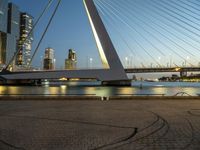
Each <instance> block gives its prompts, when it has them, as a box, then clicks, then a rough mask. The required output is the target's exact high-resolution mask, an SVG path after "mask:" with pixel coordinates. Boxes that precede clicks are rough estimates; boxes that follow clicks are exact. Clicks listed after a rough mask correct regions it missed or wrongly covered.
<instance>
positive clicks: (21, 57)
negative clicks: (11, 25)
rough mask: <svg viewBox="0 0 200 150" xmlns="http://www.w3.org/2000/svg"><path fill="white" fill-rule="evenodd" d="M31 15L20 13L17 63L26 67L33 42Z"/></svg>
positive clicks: (28, 63)
mask: <svg viewBox="0 0 200 150" xmlns="http://www.w3.org/2000/svg"><path fill="white" fill-rule="evenodd" d="M32 29H33V17H32V16H31V15H29V14H27V13H21V14H20V39H19V43H18V49H20V51H19V53H18V59H17V65H22V66H24V67H27V66H29V65H30V61H31V48H32V42H33V32H31V31H32Z"/></svg>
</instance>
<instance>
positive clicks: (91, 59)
mask: <svg viewBox="0 0 200 150" xmlns="http://www.w3.org/2000/svg"><path fill="white" fill-rule="evenodd" d="M89 61H90V69H91V68H92V61H93V58H90V59H89Z"/></svg>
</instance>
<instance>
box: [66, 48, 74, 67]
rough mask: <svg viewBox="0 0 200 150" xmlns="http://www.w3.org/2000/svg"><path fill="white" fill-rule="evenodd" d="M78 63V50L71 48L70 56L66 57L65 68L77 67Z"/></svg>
mask: <svg viewBox="0 0 200 150" xmlns="http://www.w3.org/2000/svg"><path fill="white" fill-rule="evenodd" d="M76 64H77V58H76V52H75V51H74V50H72V49H69V53H68V58H67V59H65V69H68V70H69V69H76Z"/></svg>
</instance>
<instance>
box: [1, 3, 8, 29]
mask: <svg viewBox="0 0 200 150" xmlns="http://www.w3.org/2000/svg"><path fill="white" fill-rule="evenodd" d="M7 18H8V0H0V32H4V33H6V32H7Z"/></svg>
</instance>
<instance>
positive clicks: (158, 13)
mask: <svg viewBox="0 0 200 150" xmlns="http://www.w3.org/2000/svg"><path fill="white" fill-rule="evenodd" d="M130 2H132V1H130ZM134 5H135V4H134ZM135 6H136V5H135ZM137 8H138V9H139V7H137ZM140 9H142V8H141V7H140ZM143 12H146V13H148V12H147V11H146V9H143ZM151 12H153V13H154V14H155V15H158V16H160V17H162V18H163V19H165V20H166V21H168V22H171V23H173V24H175V25H176V26H178V27H179V28H180V27H181V28H182V29H184V30H187V31H188V32H192V31H191V30H189V29H188V28H186V27H185V26H183V25H181V24H179V23H177V22H175V21H174V20H172V19H170V18H169V17H165V16H164V15H162V14H161V13H160V12H158V11H155V10H154V9H152V10H151ZM155 15H154V16H152V17H153V18H154V19H156V20H160V18H158V17H156V16H155ZM166 21H165V22H164V21H161V22H160V23H162V24H163V25H165V26H168V27H170V28H172V29H174V26H172V25H171V24H169V23H167V22H166ZM179 28H176V31H177V32H179V33H180V34H182V35H184V36H186V37H187V38H189V39H191V40H192V41H194V42H196V43H198V44H200V41H199V40H198V39H197V38H195V37H193V36H191V35H189V34H187V33H186V32H183V31H182V30H181V29H179ZM197 36H198V35H197Z"/></svg>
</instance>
